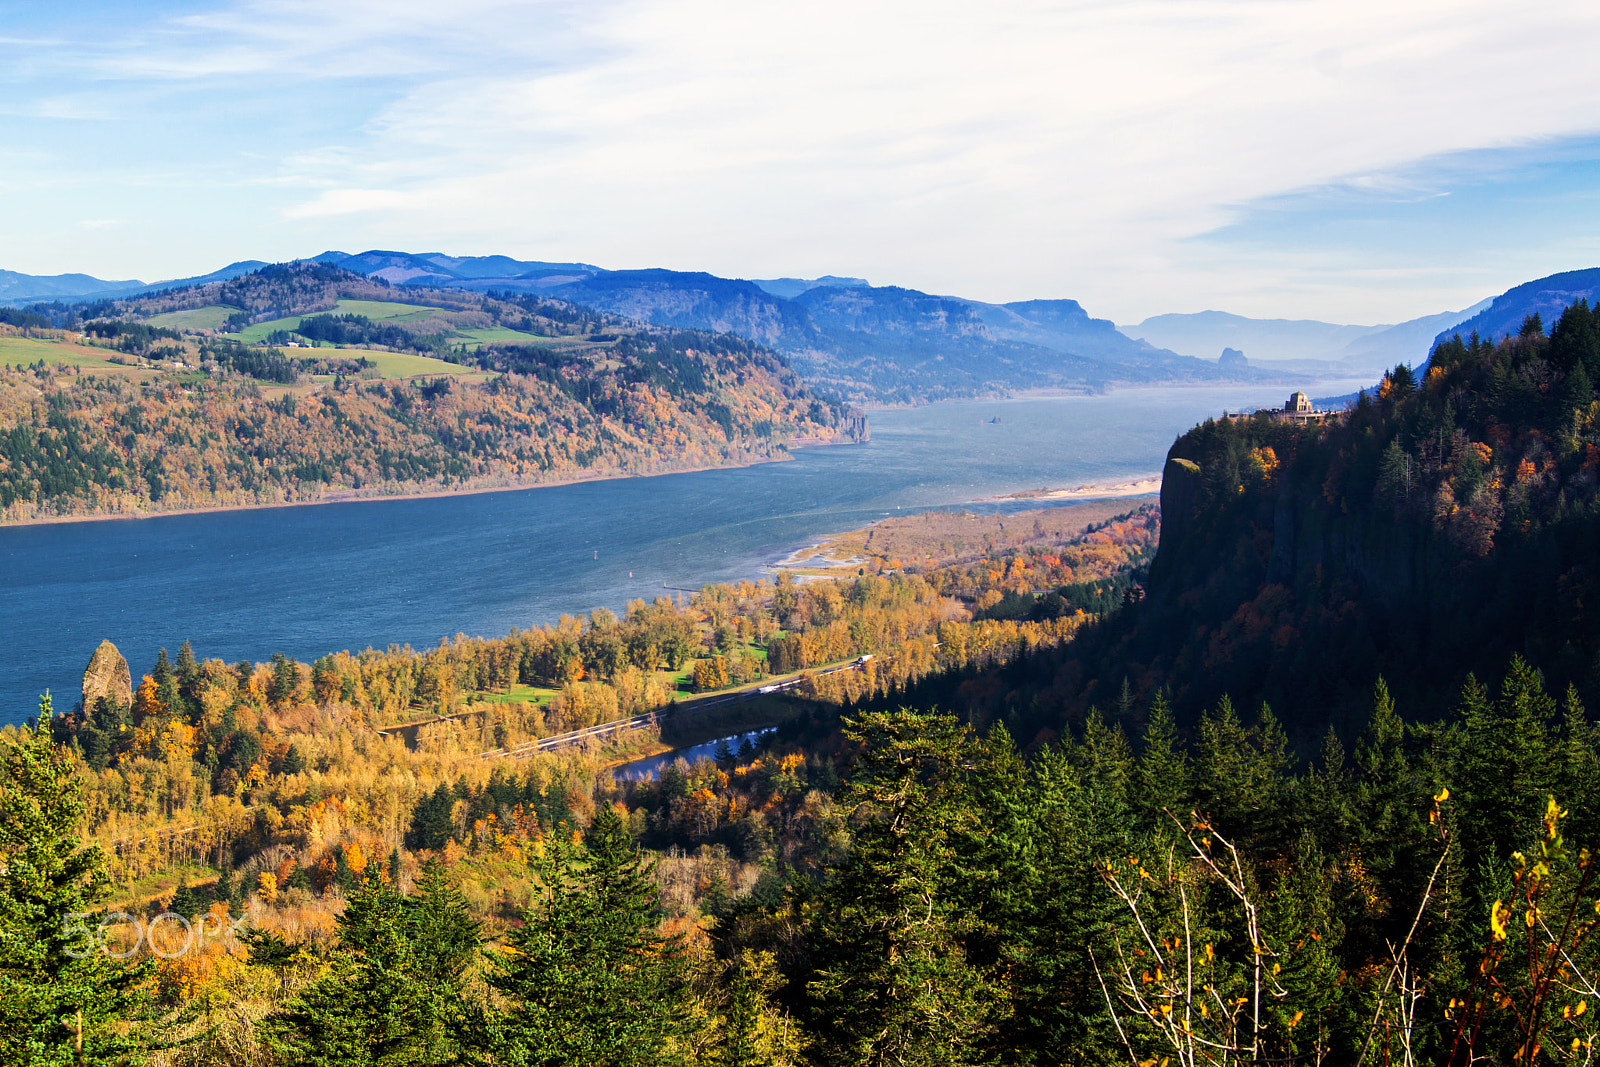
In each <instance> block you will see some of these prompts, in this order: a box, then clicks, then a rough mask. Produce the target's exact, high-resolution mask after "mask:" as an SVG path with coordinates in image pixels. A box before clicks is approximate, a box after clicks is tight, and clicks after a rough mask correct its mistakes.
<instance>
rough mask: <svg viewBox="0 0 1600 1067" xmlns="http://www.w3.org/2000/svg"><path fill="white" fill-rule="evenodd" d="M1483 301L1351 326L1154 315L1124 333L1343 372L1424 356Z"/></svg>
mask: <svg viewBox="0 0 1600 1067" xmlns="http://www.w3.org/2000/svg"><path fill="white" fill-rule="evenodd" d="M1489 303H1490V302H1489V301H1488V300H1482V301H1479V302H1478V303H1476V304H1474V305H1472V306H1471V307H1469V308H1465V309H1463V310H1461V311H1445V312H1440V313H1439V314H1436V315H1424V316H1422V317H1420V318H1415V319H1411V320H1408V321H1406V322H1402V323H1397V324H1394V325H1379V326H1352V325H1343V324H1340V323H1333V322H1321V321H1318V320H1316V319H1253V318H1248V317H1246V316H1244V315H1233V314H1230V313H1228V312H1225V311H1200V312H1195V313H1192V314H1168V315H1153V316H1151V317H1150V318H1148V319H1145V320H1144V321H1143V322H1140V323H1138V324H1136V325H1132V326H1123V327H1122V332H1123V333H1125V334H1127V335H1128V336H1130V337H1138V338H1142V339H1144V340H1145V341H1148V342H1150V343H1151V344H1154V345H1161V346H1162V347H1165V348H1170V349H1172V350H1173V351H1174V352H1182V353H1184V354H1186V355H1191V356H1198V357H1201V358H1215V355H1214V354H1220V353H1221V351H1222V350H1223V349H1224V348H1237V349H1241V350H1242V351H1243V352H1244V354H1245V357H1246V358H1247V359H1250V360H1252V361H1255V362H1257V363H1258V364H1259V363H1260V362H1261V361H1268V362H1277V363H1280V364H1283V365H1285V366H1292V367H1296V368H1303V369H1306V370H1325V371H1332V372H1339V373H1350V372H1359V371H1378V370H1384V369H1387V368H1388V367H1392V366H1394V365H1395V364H1396V363H1407V364H1416V363H1420V362H1422V361H1423V360H1425V359H1426V358H1427V356H1428V352H1429V351H1430V350H1431V348H1432V345H1433V343H1434V336H1435V335H1436V334H1438V333H1439V331H1441V330H1448V329H1449V328H1450V327H1452V326H1454V325H1455V324H1456V323H1459V322H1461V321H1462V320H1464V319H1467V318H1469V317H1471V316H1472V315H1474V314H1476V313H1478V312H1479V311H1482V310H1483V309H1484V308H1486V307H1488V306H1489Z"/></svg>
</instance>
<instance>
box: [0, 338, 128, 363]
mask: <svg viewBox="0 0 1600 1067" xmlns="http://www.w3.org/2000/svg"><path fill="white" fill-rule="evenodd" d="M41 359H42V360H44V361H45V362H46V363H49V364H56V363H65V364H66V365H67V366H69V367H86V368H94V369H96V370H115V371H121V370H127V369H128V368H126V367H122V366H121V365H119V364H116V363H110V362H108V361H107V360H106V359H104V358H103V356H102V355H101V350H97V349H93V348H89V347H87V346H85V345H78V344H73V343H71V342H70V341H54V340H48V339H45V338H41V337H13V336H5V335H0V366H7V367H25V366H27V365H29V364H31V363H37V362H38V361H39V360H41Z"/></svg>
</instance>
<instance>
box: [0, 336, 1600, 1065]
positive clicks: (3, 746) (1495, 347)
mask: <svg viewBox="0 0 1600 1067" xmlns="http://www.w3.org/2000/svg"><path fill="white" fill-rule="evenodd" d="M1596 373H1600V322H1597V321H1596V316H1595V314H1594V312H1593V310H1592V309H1590V308H1589V307H1588V306H1587V305H1585V304H1579V305H1577V306H1575V307H1573V308H1571V309H1568V310H1567V311H1566V312H1565V313H1564V314H1563V315H1562V316H1561V317H1560V320H1559V321H1558V323H1557V324H1556V326H1555V328H1554V329H1553V330H1552V331H1551V332H1550V334H1549V336H1546V335H1545V333H1544V331H1543V327H1542V324H1541V323H1540V322H1539V321H1537V320H1534V319H1530V320H1529V321H1528V322H1527V323H1526V324H1525V327H1524V328H1523V330H1522V331H1521V332H1520V334H1519V336H1517V337H1515V338H1510V339H1507V340H1505V341H1503V342H1501V343H1499V344H1491V343H1488V342H1485V341H1483V340H1481V339H1479V338H1476V337H1474V338H1469V339H1466V340H1460V341H1452V342H1451V343H1449V344H1447V345H1445V346H1441V348H1440V349H1439V350H1438V351H1437V352H1436V353H1435V357H1434V360H1433V362H1432V365H1431V366H1430V367H1428V368H1427V370H1426V373H1425V374H1423V375H1421V376H1420V380H1419V377H1418V376H1417V375H1415V374H1414V373H1413V372H1412V371H1411V370H1410V369H1409V368H1406V367H1398V368H1396V369H1395V370H1393V371H1392V372H1390V374H1388V375H1387V376H1386V378H1385V380H1384V382H1383V385H1382V386H1381V388H1380V389H1379V390H1378V392H1377V395H1376V396H1370V397H1367V396H1364V397H1362V398H1361V399H1360V400H1359V401H1358V402H1357V403H1356V404H1355V405H1354V406H1353V407H1352V408H1351V410H1350V411H1348V412H1347V413H1345V414H1344V415H1343V416H1342V417H1340V418H1335V419H1327V420H1323V421H1320V422H1311V423H1301V422H1292V421H1288V420H1282V419H1277V418H1274V417H1272V416H1269V415H1260V416H1255V417H1242V418H1233V419H1225V420H1222V421H1212V422H1208V423H1206V424H1205V425H1203V426H1200V427H1197V428H1196V429H1195V430H1193V431H1191V432H1190V433H1188V434H1186V435H1184V436H1183V437H1182V438H1180V439H1179V440H1178V442H1177V443H1176V444H1175V445H1174V446H1173V449H1172V453H1171V457H1170V460H1169V463H1168V471H1167V475H1166V480H1165V484H1164V487H1163V501H1162V518H1161V520H1160V522H1159V523H1158V522H1157V521H1156V518H1155V516H1154V515H1153V514H1151V513H1150V512H1148V511H1140V512H1136V513H1131V514H1127V515H1124V516H1120V517H1117V518H1115V519H1113V520H1111V521H1109V522H1107V523H1105V524H1103V525H1102V526H1099V527H1097V528H1095V529H1092V530H1089V531H1085V532H1084V533H1083V534H1082V535H1081V536H1079V537H1076V538H1074V539H1072V540H1070V541H1067V542H1065V543H1061V544H1042V543H1033V541H1032V540H1031V537H1032V536H1033V534H1032V532H1031V531H1032V530H1033V527H1031V526H1030V527H1024V532H1022V533H1016V532H1015V531H1012V533H1013V534H1014V535H1015V537H1016V540H1015V541H1014V542H1013V543H1011V544H1008V545H1006V546H1005V547H1003V548H1001V549H998V550H996V551H993V552H986V553H985V554H984V555H983V556H982V557H981V558H977V559H972V558H969V557H968V556H967V555H966V554H965V553H964V552H963V549H962V547H958V546H956V545H954V544H952V545H950V546H949V551H950V552H951V553H952V556H951V557H947V558H946V559H944V560H942V561H930V562H929V564H928V565H926V566H923V565H920V564H918V563H916V562H912V563H911V564H909V565H908V564H907V562H906V561H905V560H900V559H894V560H891V559H890V558H888V556H887V555H881V556H880V555H876V554H872V555H870V559H869V562H870V564H871V566H872V568H873V571H874V572H875V573H870V574H868V573H862V574H859V575H857V576H856V578H855V579H854V580H851V581H845V582H834V583H816V584H810V585H806V586H797V585H795V584H793V583H792V582H789V581H787V580H780V582H778V583H776V584H773V585H766V584H751V585H746V586H738V587H711V588H708V589H706V590H703V591H702V592H701V594H700V595H699V596H698V597H696V598H695V600H694V601H693V602H692V603H691V604H689V605H687V606H683V605H674V604H672V603H671V602H668V601H665V600H663V601H659V602H657V603H656V604H654V605H646V604H642V603H639V604H635V605H633V606H632V607H630V609H629V611H628V612H627V613H626V615H625V617H623V618H620V619H619V618H617V617H615V616H613V615H611V614H610V613H609V612H604V613H602V612H597V613H595V614H594V615H593V616H591V618H589V619H588V620H572V619H568V620H563V621H562V623H561V624H559V625H557V626H555V627H548V628H545V629H542V630H539V631H530V632H526V633H515V634H512V635H510V636H509V637H507V638H504V639H497V640H490V641H483V640H470V639H466V638H461V639H458V640H456V641H454V642H448V643H444V644H441V646H440V647H439V648H438V649H435V650H430V651H428V652H425V653H417V652H412V651H411V650H406V649H391V650H389V651H387V652H383V653H380V652H376V651H372V650H369V651H367V652H364V653H361V654H359V655H349V654H338V655H334V656H329V657H326V658H324V659H321V660H318V661H317V662H316V663H313V664H311V665H309V666H306V665H301V664H296V663H294V662H293V661H292V660H289V659H288V658H287V657H282V656H279V657H274V659H273V660H272V662H270V663H241V664H237V665H228V664H224V663H221V662H217V661H202V660H199V659H198V658H197V657H196V656H194V655H193V654H192V653H191V652H189V651H188V650H187V649H185V650H183V651H181V652H180V655H179V657H178V659H177V661H176V662H175V663H169V662H167V661H166V658H165V656H163V657H162V658H161V659H160V660H159V661H158V662H157V664H156V665H155V666H154V668H152V670H151V672H150V674H149V675H147V676H145V677H144V678H143V679H142V681H141V683H140V684H139V685H137V686H134V685H132V679H131V677H127V679H126V685H127V689H126V692H124V691H123V689H122V688H121V686H122V684H123V682H122V679H123V678H124V677H125V676H124V675H123V673H122V672H121V671H120V670H116V669H107V665H108V661H109V660H110V657H109V656H104V655H101V654H97V656H96V660H97V661H98V662H99V663H100V669H97V670H95V671H92V672H91V674H90V679H89V681H88V682H86V686H87V688H86V691H85V693H86V699H85V701H84V704H83V706H82V707H81V708H78V709H74V710H73V711H72V712H71V713H69V714H68V715H65V716H61V717H54V716H43V717H41V721H40V723H39V725H38V727H37V728H30V729H24V730H20V731H9V732H7V733H6V734H5V736H4V737H3V738H0V773H3V775H4V785H5V788H4V789H3V790H0V813H3V814H4V816H5V817H4V819H3V820H0V852H3V854H4V859H5V864H4V868H3V870H0V905H3V906H0V924H4V925H3V928H4V930H5V932H6V934H7V941H6V944H7V945H15V946H20V948H18V949H17V950H15V951H13V950H12V949H9V948H8V949H7V950H6V951H8V952H12V955H11V956H0V967H4V968H6V969H5V970H4V972H3V973H4V974H6V975H7V980H8V981H10V982H12V983H13V987H14V988H15V989H16V990H17V993H18V995H15V996H12V997H7V998H4V999H0V1051H3V1052H4V1053H6V1054H7V1055H8V1057H9V1058H10V1059H12V1060H20V1059H25V1058H26V1057H27V1055H28V1054H29V1053H28V1051H27V1050H29V1049H30V1048H38V1049H49V1050H52V1051H55V1052H57V1053H58V1058H60V1059H62V1061H63V1062H71V1060H70V1059H69V1058H68V1056H69V1055H75V1054H76V1050H77V1049H78V1048H80V1047H81V1048H82V1049H83V1052H82V1055H81V1057H80V1059H81V1061H82V1062H96V1063H111V1062H118V1061H119V1058H121V1059H122V1060H135V1061H136V1060H138V1059H140V1058H145V1057H150V1058H153V1059H154V1060H155V1061H156V1062H158V1063H161V1064H163V1065H165V1064H173V1065H177V1064H197V1065H198V1064H216V1063H230V1064H251V1065H255V1064H260V1065H262V1067H266V1065H272V1064H284V1063H301V1062H319V1061H320V1062H330V1063H393V1064H400V1063H408V1064H409V1063H422V1064H447V1063H457V1062H485V1063H497V1064H499V1063H504V1064H517V1063H552V1064H553V1063H596V1064H601V1063H604V1064H612V1063H616V1064H623V1063H638V1064H646V1063H649V1064H663V1063H679V1064H697V1065H698V1064H706V1065H710V1064H729V1063H737V1064H799V1063H810V1064H818V1065H829V1067H833V1065H838V1067H845V1065H855V1064H861V1063H896V1064H929V1065H933V1064H939V1065H954V1064H973V1065H977V1064H1055V1063H1094V1064H1100V1063H1112V1062H1124V1061H1125V1062H1128V1063H1130V1064H1133V1065H1135V1067H1138V1065H1146V1064H1151V1063H1154V1064H1160V1063H1161V1062H1162V1061H1163V1060H1166V1061H1168V1062H1169V1063H1172V1062H1176V1063H1184V1064H1217V1065H1230V1067H1231V1065H1236V1064H1238V1065H1242V1064H1260V1063H1297V1062H1307V1063H1319V1062H1320V1063H1351V1064H1362V1063H1396V1064H1439V1065H1451V1067H1456V1065H1460V1067H1468V1065H1471V1064H1519V1065H1531V1064H1534V1063H1542V1062H1559V1063H1575V1064H1576V1063H1588V1062H1591V1060H1592V1053H1593V1048H1594V1043H1595V1041H1596V1039H1597V1038H1600V1022H1597V1021H1596V1020H1597V1018H1600V1014H1597V1007H1596V1005H1597V1004H1600V940H1597V936H1600V922H1596V920H1595V916H1596V915H1597V914H1600V881H1597V879H1596V877H1595V876H1596V873H1597V871H1596V866H1595V865H1596V863H1600V729H1597V727H1596V725H1595V723H1594V722H1593V721H1592V720H1591V718H1590V715H1589V713H1588V711H1587V708H1586V702H1585V697H1586V694H1587V693H1588V692H1591V691H1592V690H1593V687H1594V682H1595V678H1594V676H1593V673H1592V672H1593V670H1594V669H1595V664H1596V662H1597V659H1596V653H1597V651H1600V647H1597V639H1596V625H1595V620H1594V616H1593V609H1592V607H1591V605H1592V604H1593V602H1594V596H1593V594H1594V590H1593V589H1592V588H1591V586H1592V582H1593V580H1594V579H1593V574H1594V563H1593V557H1594V545H1595V544H1596V543H1600V542H1597V540H1596V538H1595V536H1594V534H1595V532H1596V531H1595V530H1594V520H1595V518H1596V516H1597V512H1596V489H1597V474H1600V436H1597V435H1600V426H1597V425H1596V420H1597V419H1600V403H1596V401H1595V397H1594V392H1593V389H1592V386H1591V383H1592V382H1593V381H1594V380H1596V379H1595V377H1594V376H1593V375H1594V374H1596ZM540 380H542V379H540ZM1024 521H1025V520H1024ZM1039 529H1042V526H1041V527H1039ZM1158 530H1159V537H1160V543H1159V549H1158V551H1157V552H1156V555H1155V558H1154V560H1153V561H1149V571H1148V574H1147V575H1146V574H1145V573H1144V572H1143V570H1142V568H1143V567H1144V565H1145V564H1146V562H1147V559H1148V554H1149V551H1148V550H1149V547H1150V540H1151V538H1152V537H1154V536H1156V535H1157V532H1158ZM900 534H901V536H902V539H904V538H905V536H907V535H905V532H904V531H901V532H900ZM855 540H859V541H860V543H861V544H862V545H863V547H864V551H870V550H866V548H865V546H866V545H867V543H868V540H869V539H868V538H867V536H866V534H865V533H862V534H860V535H858V537H856V538H855V539H854V540H853V541H852V543H855ZM905 543H906V544H910V543H912V542H910V541H905ZM915 543H916V544H918V545H932V544H939V545H941V546H942V545H943V541H942V540H940V539H938V538H924V539H923V540H921V541H918V542H915ZM896 547H898V543H892V544H888V543H886V544H885V545H884V546H883V549H884V551H885V553H887V552H889V551H891V550H893V549H894V548H896ZM891 563H899V564H900V565H899V566H892V565H891ZM865 569H866V568H865V567H863V568H862V570H865ZM913 572H916V573H913ZM1091 609H1092V610H1093V613H1091ZM1097 616H1098V617H1097ZM862 655H868V656H870V657H871V658H870V659H863V658H861V656H862ZM844 657H854V659H853V660H852V661H850V663H849V669H848V670H845V671H839V672H835V673H832V674H821V673H812V674H806V675H803V676H802V684H801V685H800V686H799V687H797V688H796V689H795V690H793V691H791V692H788V693H782V694H771V695H770V699H773V700H774V701H776V702H777V703H778V704H781V705H782V707H783V709H784V711H783V713H782V714H781V715H779V716H777V717H778V718H781V719H782V720H783V725H782V726H781V727H780V728H779V730H778V732H777V734H776V736H775V737H773V738H771V739H770V740H768V741H766V742H764V744H763V745H761V746H757V745H755V744H753V743H746V744H744V745H742V746H741V747H740V748H739V749H737V750H735V749H734V748H733V747H732V746H731V745H728V744H724V745H722V746H721V747H720V748H719V749H718V750H717V751H716V752H715V754H714V755H713V756H712V757H711V758H705V759H701V760H698V761H697V762H695V763H694V764H690V763H688V762H687V761H679V762H678V763H675V764H673V765H671V766H669V767H667V768H665V769H664V770H663V772H662V773H661V774H659V775H657V776H654V777H651V778H647V779H643V780H640V779H636V778H633V777H630V776H626V775H623V776H613V775H611V774H608V773H606V770H605V768H604V766H603V763H602V758H601V754H600V753H599V752H597V751H595V750H594V749H593V748H589V749H584V748H582V747H579V748H576V749H572V750H568V753H567V754H566V755H561V754H547V755H542V756H541V755H535V756H532V757H531V758H530V759H529V760H528V762H527V763H526V764H518V763H512V762H511V761H510V760H509V759H508V758H507V756H508V752H507V751H506V750H507V748H508V747H510V746H513V745H514V743H515V742H516V741H517V740H519V739H520V738H522V737H528V736H538V735H539V734H540V733H541V732H546V733H547V732H549V731H551V730H556V729H562V728H567V727H571V726H573V725H578V724H582V723H584V722H588V721H594V719H596V718H606V717H620V716H623V715H625V714H626V713H627V712H628V711H629V710H634V709H637V708H641V707H646V706H649V705H650V704H651V703H653V702H659V701H660V700H661V699H662V697H663V696H664V695H666V687H668V686H670V685H676V686H685V685H690V684H692V685H693V686H694V687H695V688H700V689H716V688H723V687H727V686H732V685H736V684H738V683H739V682H740V681H741V680H743V681H744V682H745V684H750V685H755V684H759V681H760V680H761V679H762V678H763V677H770V676H771V675H772V673H774V672H777V671H779V670H783V669H786V668H791V667H792V668H797V669H802V670H808V671H809V670H810V669H812V668H815V667H817V666H819V665H821V664H824V663H829V662H833V663H838V662H839V661H840V660H841V658H844ZM691 659H692V660H694V661H695V663H694V666H693V668H692V670H691V669H689V661H690V660H691ZM111 666H112V667H114V666H115V664H114V663H113V664H111ZM736 676H737V677H736ZM1391 677H1392V679H1393V681H1394V684H1393V685H1391V684H1389V681H1388V679H1389V678H1391ZM691 680H692V681H691ZM1264 697H1266V698H1269V699H1270V704H1269V703H1268V701H1267V700H1264V699H1263V698H1264ZM764 699H767V698H764ZM669 708H670V705H669ZM408 709H409V710H408ZM423 711H426V712H430V713H434V712H437V713H450V714H451V715H452V716H453V717H449V718H445V717H435V716H432V715H430V716H429V717H427V718H426V719H425V720H424V721H421V722H416V723H412V724H411V729H412V730H413V733H414V737H415V743H414V745H408V744H407V743H406V742H405V741H404V740H403V739H402V737H401V736H397V735H396V733H394V732H390V731H387V730H386V727H387V726H388V725H389V724H396V723H399V722H401V721H402V720H404V718H405V717H406V716H407V715H408V714H412V713H416V712H423ZM674 714H675V713H673V712H671V711H669V712H668V714H667V723H668V724H669V725H670V724H672V723H673V722H675V721H679V720H675V719H674V718H673V715H674ZM632 740H634V741H640V740H648V737H646V738H638V737H635V738H633V739H632ZM91 839H94V840H96V841H97V844H96V845H95V846H86V841H88V840H91ZM113 878H114V879H115V888H114V889H113V887H112V884H111V881H112V879H113ZM23 902H27V906H26V907H24V906H23ZM108 903H114V904H116V905H117V906H118V907H119V908H120V909H121V913H120V914H118V915H115V916H113V917H112V918H111V919H108V921H107V922H106V923H104V924H103V925H102V926H100V927H91V926H88V925H85V924H83V923H81V922H80V923H76V924H74V923H72V922H71V920H73V919H78V918H82V917H83V915H84V914H86V913H90V912H91V911H92V909H93V908H94V907H96V906H98V905H104V904H108ZM157 909H160V912H159V913H158V911H157ZM152 914H159V917H160V919H161V921H160V922H159V923H158V922H154V921H147V920H149V919H150V918H151V916H152ZM58 931H59V932H58ZM185 938H187V940H185ZM482 949H487V951H486V952H485V951H480V950H482ZM107 950H110V951H107ZM113 953H114V954H113ZM28 960H38V961H40V962H39V963H38V964H35V965H31V966H32V969H29V967H28V966H24V962H26V961H28ZM14 961H18V962H14ZM51 968H53V970H51ZM69 1050H71V1052H70V1053H69ZM319 1058H320V1060H319Z"/></svg>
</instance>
